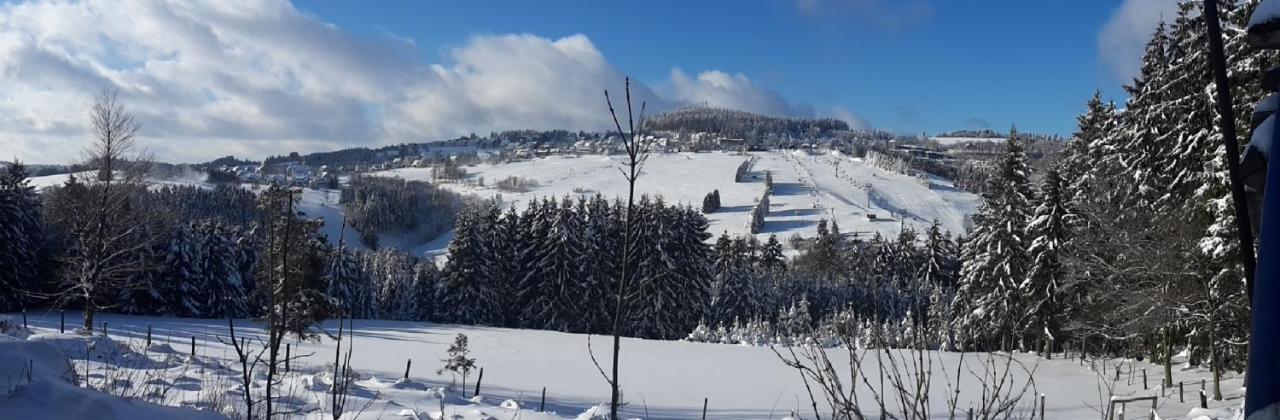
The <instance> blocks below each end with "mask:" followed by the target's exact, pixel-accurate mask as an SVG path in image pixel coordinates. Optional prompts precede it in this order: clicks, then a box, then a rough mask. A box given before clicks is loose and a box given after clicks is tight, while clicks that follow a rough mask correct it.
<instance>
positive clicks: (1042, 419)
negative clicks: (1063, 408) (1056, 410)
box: [1040, 394, 1044, 420]
mask: <svg viewBox="0 0 1280 420" xmlns="http://www.w3.org/2000/svg"><path fill="white" fill-rule="evenodd" d="M1040 420H1044V394H1040Z"/></svg>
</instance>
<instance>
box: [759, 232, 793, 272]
mask: <svg viewBox="0 0 1280 420" xmlns="http://www.w3.org/2000/svg"><path fill="white" fill-rule="evenodd" d="M786 266H787V259H786V256H784V255H783V254H782V242H779V241H778V235H772V234H771V235H769V239H768V240H767V241H765V243H764V246H763V247H761V249H760V268H761V269H763V270H764V271H769V272H778V271H781V270H784V269H786Z"/></svg>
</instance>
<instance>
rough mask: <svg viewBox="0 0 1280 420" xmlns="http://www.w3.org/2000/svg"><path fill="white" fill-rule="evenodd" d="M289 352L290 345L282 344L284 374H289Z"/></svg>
mask: <svg viewBox="0 0 1280 420" xmlns="http://www.w3.org/2000/svg"><path fill="white" fill-rule="evenodd" d="M289 350H291V345H290V344H289V343H284V371H285V373H289Z"/></svg>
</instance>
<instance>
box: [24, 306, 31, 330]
mask: <svg viewBox="0 0 1280 420" xmlns="http://www.w3.org/2000/svg"><path fill="white" fill-rule="evenodd" d="M22 329H24V330H29V329H31V327H28V326H27V310H26V309H23V310H22Z"/></svg>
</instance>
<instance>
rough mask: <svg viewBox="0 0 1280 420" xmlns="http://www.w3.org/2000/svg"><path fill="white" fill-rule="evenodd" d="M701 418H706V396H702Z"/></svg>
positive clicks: (705, 419) (703, 419)
mask: <svg viewBox="0 0 1280 420" xmlns="http://www.w3.org/2000/svg"><path fill="white" fill-rule="evenodd" d="M702 420H707V398H705V397H704V398H702Z"/></svg>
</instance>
